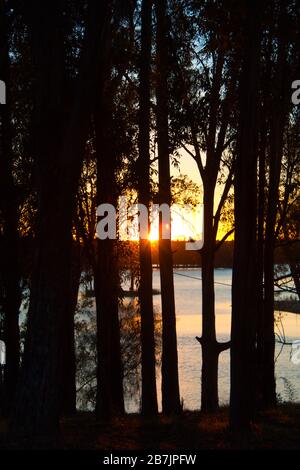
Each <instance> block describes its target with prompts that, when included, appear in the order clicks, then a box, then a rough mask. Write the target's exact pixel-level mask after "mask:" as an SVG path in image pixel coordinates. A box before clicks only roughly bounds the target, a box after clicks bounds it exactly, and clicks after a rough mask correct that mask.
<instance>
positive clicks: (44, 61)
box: [11, 1, 108, 443]
mask: <svg viewBox="0 0 300 470" xmlns="http://www.w3.org/2000/svg"><path fill="white" fill-rule="evenodd" d="M33 3H34V2H30V8H29V9H28V10H26V13H28V21H29V31H30V35H31V47H32V53H33V62H34V67H35V71H36V77H35V79H36V87H35V89H36V96H35V99H36V102H35V129H36V136H35V137H36V148H35V158H36V160H35V161H36V168H37V175H38V198H39V201H38V203H39V207H38V228H37V233H36V242H35V260H34V267H33V274H32V285H31V298H30V308H29V314H28V330H27V338H26V343H25V351H24V363H23V367H22V376H21V380H20V384H19V387H18V392H17V399H16V405H15V407H14V414H13V418H12V423H11V431H12V437H23V436H24V437H26V438H29V439H31V440H32V441H36V440H39V441H40V440H43V441H44V440H45V441H46V442H47V443H48V442H53V441H55V440H56V436H57V434H58V430H59V411H60V405H61V400H60V385H61V384H60V380H59V377H60V373H59V372H60V367H59V359H60V354H61V349H60V348H61V341H62V338H61V331H62V330H61V326H62V322H63V321H64V317H65V314H66V312H67V309H68V302H67V296H68V294H69V282H68V281H69V279H70V272H71V247H72V231H71V229H72V220H73V212H74V209H75V195H76V190H77V186H78V180H79V176H80V171H81V161H82V157H83V153H84V148H85V143H86V139H87V133H88V129H89V117H90V111H91V104H92V98H93V96H94V93H95V89H96V85H99V80H98V79H99V64H98V62H97V59H98V56H99V51H100V50H101V47H102V41H103V31H104V29H105V25H106V22H107V19H108V15H107V3H108V2H103V3H101V4H99V2H97V1H93V2H90V4H89V9H88V15H89V16H88V21H87V28H86V35H85V40H84V45H83V49H82V59H81V64H80V71H79V75H78V79H77V83H76V85H77V90H76V91H77V93H76V95H75V96H74V101H73V102H72V107H71V112H70V115H67V116H65V115H64V114H63V112H62V110H63V109H65V106H64V104H65V103H64V84H65V80H64V79H65V77H64V70H65V67H64V66H65V64H64V57H63V49H64V48H63V40H64V38H63V34H62V11H61V5H60V4H59V2H58V3H57V2H54V3H53V2H43V4H40V3H39V4H36V3H34V4H33Z"/></svg>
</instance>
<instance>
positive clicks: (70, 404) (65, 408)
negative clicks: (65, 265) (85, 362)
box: [61, 242, 81, 415]
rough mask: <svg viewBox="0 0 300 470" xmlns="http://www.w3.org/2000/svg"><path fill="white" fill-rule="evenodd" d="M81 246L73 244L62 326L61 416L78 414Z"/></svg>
mask: <svg viewBox="0 0 300 470" xmlns="http://www.w3.org/2000/svg"><path fill="white" fill-rule="evenodd" d="M80 275H81V266H80V244H79V242H77V243H76V244H75V243H73V247H72V268H71V279H70V287H69V294H68V298H67V300H68V306H67V312H66V315H65V317H64V322H63V325H62V347H61V353H62V354H61V365H62V369H61V384H62V398H61V400H62V401H61V414H63V415H72V414H74V413H76V357H75V331H74V328H75V322H74V319H75V311H76V306H77V298H78V290H79V284H80Z"/></svg>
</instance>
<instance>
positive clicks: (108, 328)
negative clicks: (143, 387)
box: [94, 31, 124, 420]
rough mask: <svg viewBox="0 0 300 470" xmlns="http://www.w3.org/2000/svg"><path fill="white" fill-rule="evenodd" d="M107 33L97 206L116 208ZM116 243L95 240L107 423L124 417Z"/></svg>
mask: <svg viewBox="0 0 300 470" xmlns="http://www.w3.org/2000/svg"><path fill="white" fill-rule="evenodd" d="M111 47H112V45H111V31H109V32H108V34H107V40H106V42H105V44H104V56H103V69H104V82H105V83H106V87H105V93H104V92H103V93H102V94H101V95H100V97H99V98H98V106H97V108H96V110H95V126H96V155H97V204H98V205H100V204H107V203H108V204H111V205H112V206H113V207H114V208H117V203H118V193H117V181H116V171H117V149H116V146H115V140H114V134H113V125H114V123H113V108H112V106H113V93H112V90H111V85H110V84H109V81H110V77H111ZM116 250H117V245H116V240H112V239H109V238H107V239H105V240H100V239H98V240H97V263H96V272H95V273H94V278H95V295H96V307H97V360H98V366H97V397H96V416H97V418H101V419H106V420H109V419H110V418H112V417H113V416H117V415H121V414H123V413H124V396H123V366H122V358H121V345H120V325H119V272H118V263H117V252H116Z"/></svg>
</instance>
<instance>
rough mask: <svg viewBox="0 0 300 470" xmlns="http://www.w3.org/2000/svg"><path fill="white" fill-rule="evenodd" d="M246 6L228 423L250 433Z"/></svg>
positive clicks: (252, 299) (252, 223)
mask: <svg viewBox="0 0 300 470" xmlns="http://www.w3.org/2000/svg"><path fill="white" fill-rule="evenodd" d="M243 3H244V5H245V9H244V12H245V23H246V24H245V28H244V31H245V32H244V34H245V44H244V49H243V51H244V58H243V71H242V78H241V85H240V87H241V88H240V123H239V136H238V148H237V161H236V176H235V188H234V190H235V192H234V197H235V244H234V260H233V279H232V325H231V370H230V378H231V390H230V426H231V429H233V430H236V431H248V430H249V427H250V421H251V417H252V414H253V405H254V403H253V399H254V364H255V314H254V313H255V309H256V295H255V294H256V186H257V181H256V180H257V95H258V93H257V88H258V86H257V85H258V84H257V82H258V76H259V56H260V33H259V29H260V27H259V20H258V18H259V13H260V11H259V7H258V4H259V2H258V0H255V1H252V2H249V1H245V2H243Z"/></svg>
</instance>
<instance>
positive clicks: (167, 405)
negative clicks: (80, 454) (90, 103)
mask: <svg viewBox="0 0 300 470" xmlns="http://www.w3.org/2000/svg"><path fill="white" fill-rule="evenodd" d="M155 5H156V15H157V139H158V167H159V203H160V204H167V205H168V206H169V207H170V205H171V190H170V157H169V136H168V133H169V129H168V127H169V126H168V53H167V45H166V41H167V2H166V0H156V3H155ZM170 223H171V221H169V225H170ZM159 226H160V227H159V230H160V236H159V264H160V282H161V302H162V409H163V412H164V413H165V414H167V415H169V414H178V413H180V411H181V406H180V396H179V380H178V355H177V335H176V317H175V297H174V279H173V260H172V251H171V239H170V238H169V239H163V238H162V230H163V227H162V217H161V214H160V224H159Z"/></svg>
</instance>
